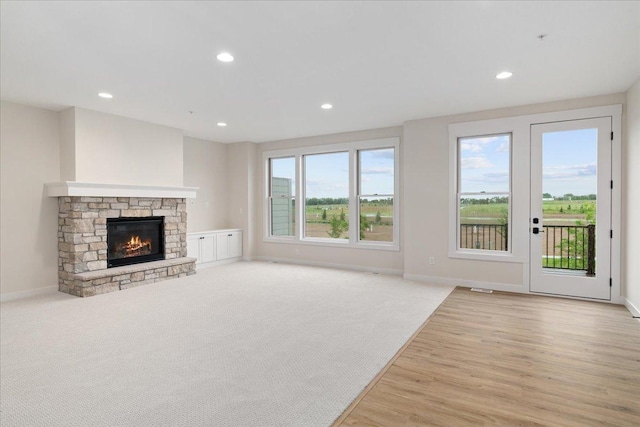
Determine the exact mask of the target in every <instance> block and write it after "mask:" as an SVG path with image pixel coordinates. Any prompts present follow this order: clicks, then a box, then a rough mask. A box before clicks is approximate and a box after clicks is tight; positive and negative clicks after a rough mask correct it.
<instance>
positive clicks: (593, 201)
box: [529, 117, 612, 300]
mask: <svg viewBox="0 0 640 427" xmlns="http://www.w3.org/2000/svg"><path fill="white" fill-rule="evenodd" d="M611 121H612V119H611V117H601V118H593V119H585V120H570V121H562V122H554V123H543V124H536V125H531V202H530V206H531V208H530V210H531V212H530V219H529V220H530V224H529V231H530V250H529V254H530V290H531V292H540V293H546V294H555V295H565V296H573V297H583V298H593V299H600V300H610V299H611V284H610V277H611V237H610V232H611V228H612V227H611V182H612V181H611V172H612V170H611V159H612V156H611V151H612V143H611V135H612V134H611V126H612V124H611Z"/></svg>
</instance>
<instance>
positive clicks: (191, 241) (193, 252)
mask: <svg viewBox="0 0 640 427" xmlns="http://www.w3.org/2000/svg"><path fill="white" fill-rule="evenodd" d="M187 256H188V257H192V258H196V259H197V260H198V261H197V262H200V236H189V237H187Z"/></svg>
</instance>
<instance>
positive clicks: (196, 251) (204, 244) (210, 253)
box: [187, 232, 216, 264]
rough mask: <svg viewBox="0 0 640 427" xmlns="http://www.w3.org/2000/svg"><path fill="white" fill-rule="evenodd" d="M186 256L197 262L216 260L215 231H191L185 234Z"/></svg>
mask: <svg viewBox="0 0 640 427" xmlns="http://www.w3.org/2000/svg"><path fill="white" fill-rule="evenodd" d="M187 256H190V257H193V258H196V259H197V261H196V262H197V263H198V264H200V263H203V262H212V261H215V260H216V235H215V233H209V232H207V233H192V234H188V235H187Z"/></svg>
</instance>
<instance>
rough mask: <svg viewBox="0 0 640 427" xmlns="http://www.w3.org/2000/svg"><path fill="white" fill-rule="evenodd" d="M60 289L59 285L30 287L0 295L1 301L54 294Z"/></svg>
mask: <svg viewBox="0 0 640 427" xmlns="http://www.w3.org/2000/svg"><path fill="white" fill-rule="evenodd" d="M57 291H58V285H54V286H45V287H44V288H38V289H30V290H28V291H19V292H10V293H6V294H1V295H0V302H7V301H15V300H17V299H22V298H28V297H33V296H38V295H44V294H52V293H54V292H57Z"/></svg>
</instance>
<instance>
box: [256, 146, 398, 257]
mask: <svg viewBox="0 0 640 427" xmlns="http://www.w3.org/2000/svg"><path fill="white" fill-rule="evenodd" d="M381 148H393V149H394V159H393V162H394V192H395V193H394V194H393V199H394V205H393V215H394V223H393V242H367V241H361V240H360V239H359V235H360V233H359V230H360V217H359V210H360V208H359V204H358V201H359V198H358V197H359V194H358V193H359V189H360V186H359V180H360V176H359V165H358V152H359V151H364V150H373V149H381ZM338 152H348V154H349V224H355V225H356V226H355V227H352V226H350V227H349V232H348V233H349V234H348V239H334V238H324V237H305V225H306V221H305V212H306V194H305V193H306V186H307V185H306V179H305V178H306V170H305V164H304V157H305V156H311V155H315V154H330V153H338ZM286 157H295V162H296V191H295V194H294V195H293V198H294V199H296V200H297V202H296V212H295V215H296V218H295V222H296V224H295V230H294V236H274V235H272V234H271V231H272V230H271V210H270V208H271V204H270V203H271V199H270V197H271V188H270V187H271V159H276V158H286ZM263 167H264V172H265V173H264V180H265V185H264V197H263V200H264V202H263V221H264V222H263V224H264V225H263V230H264V232H263V241H264V242H269V243H288V244H301V245H315V246H330V247H343V248H344V247H348V248H359V249H372V250H386V251H399V250H400V207H399V203H398V201H399V200H400V138H399V137H392V138H384V139H375V140H364V141H354V142H347V143H340V144H327V145H320V146H310V147H299V148H292V149H284V150H271V151H264V152H263Z"/></svg>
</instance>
